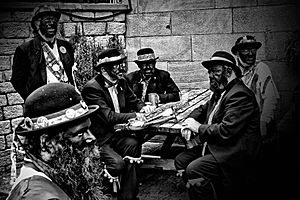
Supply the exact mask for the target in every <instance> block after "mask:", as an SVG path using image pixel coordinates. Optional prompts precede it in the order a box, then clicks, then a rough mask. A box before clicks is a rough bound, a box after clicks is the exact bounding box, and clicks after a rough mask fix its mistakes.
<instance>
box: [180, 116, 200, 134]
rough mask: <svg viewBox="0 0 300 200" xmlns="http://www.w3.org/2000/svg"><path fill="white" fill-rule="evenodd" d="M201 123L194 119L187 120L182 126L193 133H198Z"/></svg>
mask: <svg viewBox="0 0 300 200" xmlns="http://www.w3.org/2000/svg"><path fill="white" fill-rule="evenodd" d="M200 125H201V124H200V123H199V122H197V121H196V120H195V119H194V118H191V117H190V118H187V119H186V120H185V121H184V122H183V123H182V126H183V127H184V128H188V129H190V130H191V131H192V132H195V133H198V129H199V127H200Z"/></svg>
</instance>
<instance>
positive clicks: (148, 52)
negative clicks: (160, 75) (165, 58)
mask: <svg viewBox="0 0 300 200" xmlns="http://www.w3.org/2000/svg"><path fill="white" fill-rule="evenodd" d="M137 56H138V59H137V60H134V62H135V63H136V64H139V63H142V62H152V61H155V60H157V59H158V58H159V57H155V54H154V51H153V49H151V48H143V49H140V50H138V52H137Z"/></svg>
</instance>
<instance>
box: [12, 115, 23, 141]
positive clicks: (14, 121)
mask: <svg viewBox="0 0 300 200" xmlns="http://www.w3.org/2000/svg"><path fill="white" fill-rule="evenodd" d="M23 119H24V117H19V118H15V119H12V120H11V129H12V130H14V129H15V128H16V127H17V126H18V124H19V123H20V122H21V121H22V120H23ZM22 138H23V137H22ZM23 139H24V138H23Z"/></svg>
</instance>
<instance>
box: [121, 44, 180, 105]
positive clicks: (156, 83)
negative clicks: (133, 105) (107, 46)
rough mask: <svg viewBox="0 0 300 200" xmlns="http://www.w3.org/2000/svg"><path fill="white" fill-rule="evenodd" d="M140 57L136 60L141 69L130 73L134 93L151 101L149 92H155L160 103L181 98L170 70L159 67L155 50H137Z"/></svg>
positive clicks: (145, 100) (129, 78)
mask: <svg viewBox="0 0 300 200" xmlns="http://www.w3.org/2000/svg"><path fill="white" fill-rule="evenodd" d="M137 56H138V59H137V60H135V61H134V62H135V63H136V64H137V65H138V67H139V68H140V70H137V71H134V72H131V73H129V74H128V75H127V76H126V78H127V79H128V81H129V83H130V86H131V88H132V89H133V91H134V93H135V94H136V95H137V97H138V98H140V99H141V100H142V101H144V102H149V99H148V94H149V93H155V94H156V96H157V101H158V102H160V103H168V102H175V101H179V100H180V96H179V92H180V90H179V88H178V87H177V85H176V84H175V82H174V81H173V79H172V78H171V76H170V74H169V72H167V71H164V70H160V69H157V68H156V67H155V64H156V60H157V59H158V57H155V54H154V51H153V49H151V48H142V49H140V50H138V52H137Z"/></svg>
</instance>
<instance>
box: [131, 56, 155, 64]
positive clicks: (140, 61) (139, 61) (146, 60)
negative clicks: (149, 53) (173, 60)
mask: <svg viewBox="0 0 300 200" xmlns="http://www.w3.org/2000/svg"><path fill="white" fill-rule="evenodd" d="M158 58H159V57H156V58H154V59H143V60H134V62H135V63H145V62H153V61H156V60H157V59H158Z"/></svg>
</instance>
